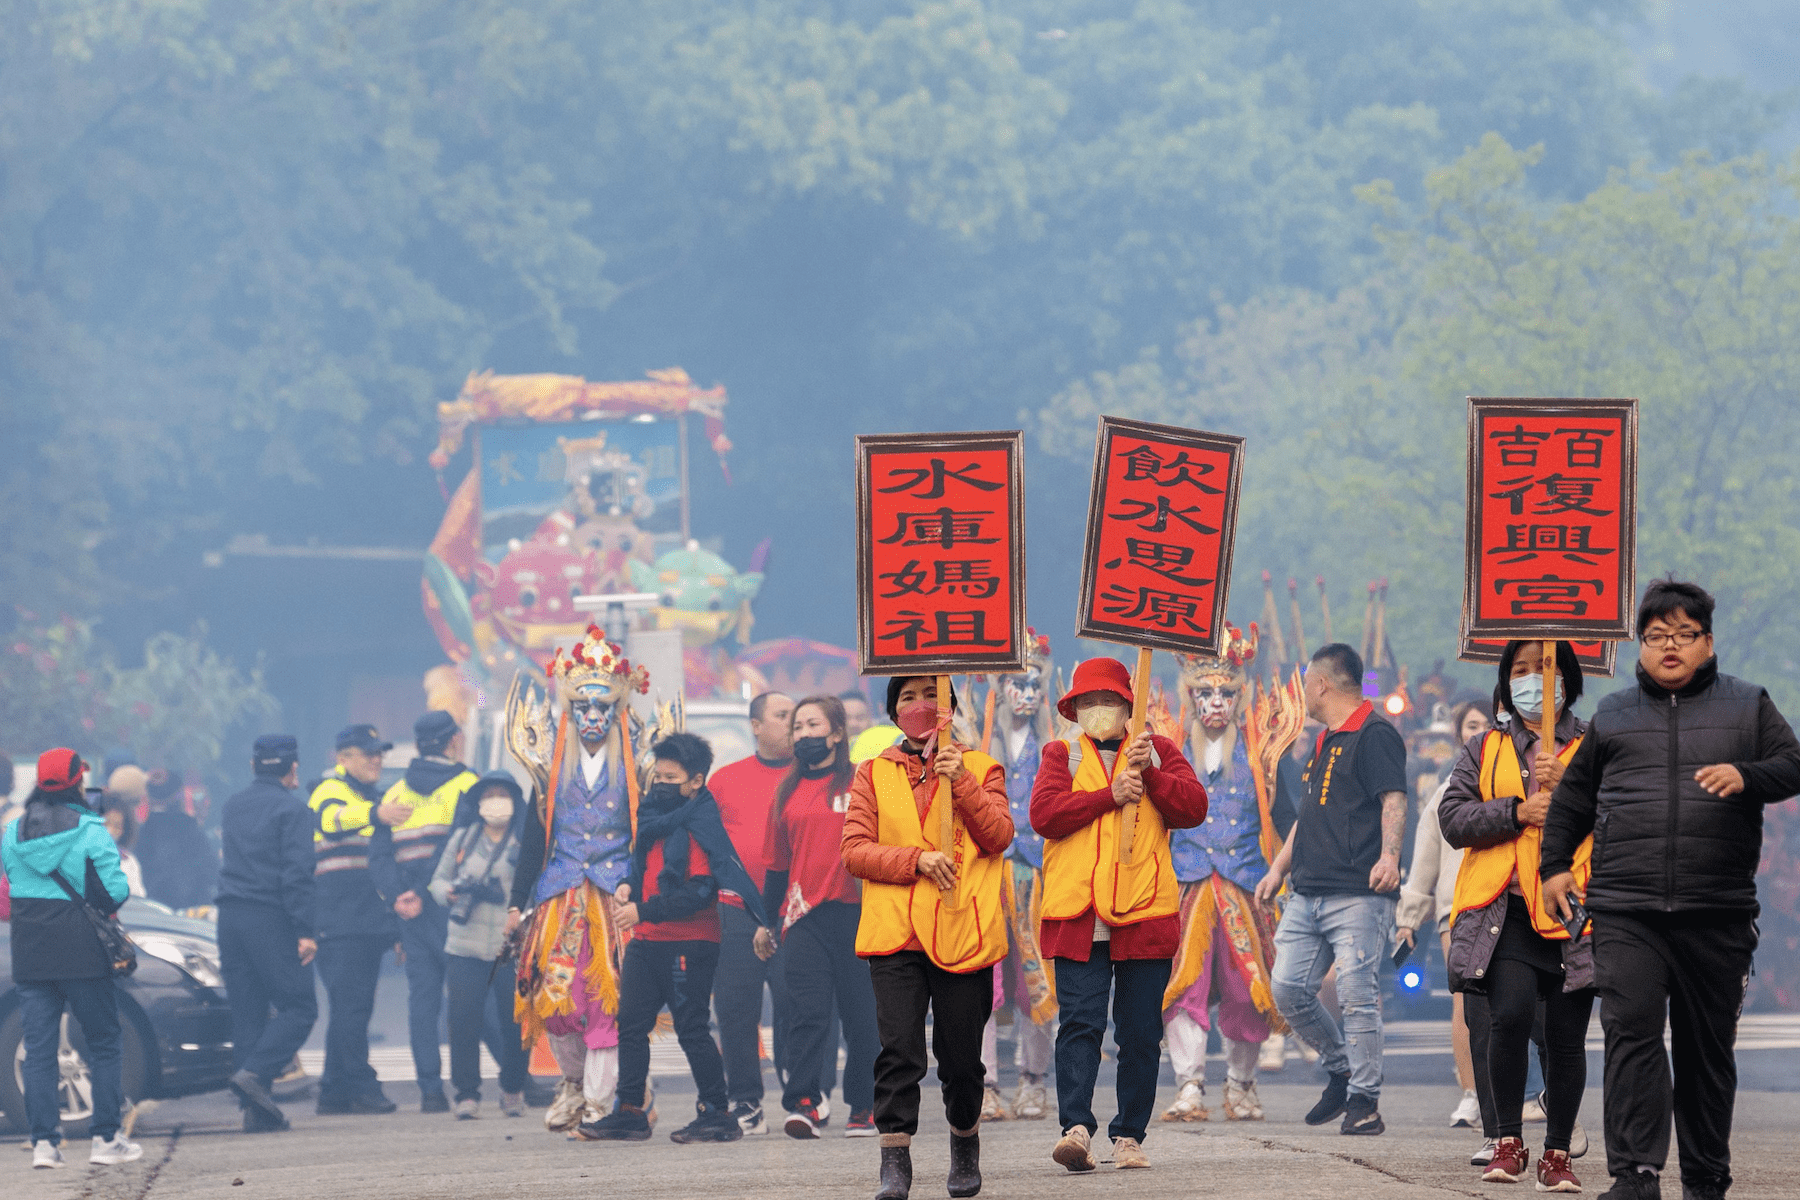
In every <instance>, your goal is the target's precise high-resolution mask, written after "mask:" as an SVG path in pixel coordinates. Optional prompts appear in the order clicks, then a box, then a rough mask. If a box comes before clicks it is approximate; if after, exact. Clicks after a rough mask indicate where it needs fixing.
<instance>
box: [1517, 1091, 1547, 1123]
mask: <svg viewBox="0 0 1800 1200" xmlns="http://www.w3.org/2000/svg"><path fill="white" fill-rule="evenodd" d="M1519 1116H1520V1117H1521V1118H1522V1119H1524V1120H1525V1121H1528V1122H1529V1121H1543V1120H1547V1119H1548V1118H1547V1117H1546V1116H1545V1115H1544V1093H1542V1092H1539V1093H1538V1094H1537V1095H1535V1096H1533V1097H1532V1098H1531V1099H1529V1100H1527V1101H1526V1102H1525V1107H1524V1108H1523V1109H1522V1110H1520V1113H1519Z"/></svg>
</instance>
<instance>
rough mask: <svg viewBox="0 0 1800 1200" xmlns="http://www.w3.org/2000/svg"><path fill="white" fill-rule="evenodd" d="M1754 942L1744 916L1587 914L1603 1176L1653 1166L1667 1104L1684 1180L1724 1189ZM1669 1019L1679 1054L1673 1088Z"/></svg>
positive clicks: (1665, 1138)
mask: <svg viewBox="0 0 1800 1200" xmlns="http://www.w3.org/2000/svg"><path fill="white" fill-rule="evenodd" d="M1756 940H1757V930H1756V923H1755V922H1754V921H1752V920H1749V919H1742V918H1740V919H1730V918H1726V919H1721V918H1720V917H1719V916H1717V915H1712V916H1710V917H1709V916H1706V915H1698V914H1681V913H1677V914H1662V913H1611V912H1608V913H1598V912H1597V913H1595V914H1594V978H1595V982H1596V983H1597V984H1598V985H1599V991H1600V1027H1601V1028H1602V1029H1603V1030H1604V1031H1605V1033H1606V1169H1607V1171H1608V1172H1609V1173H1611V1174H1613V1175H1621V1174H1624V1173H1625V1172H1627V1171H1630V1170H1632V1169H1634V1168H1636V1167H1638V1166H1651V1167H1656V1168H1657V1169H1658V1170H1661V1169H1662V1167H1663V1166H1664V1165H1665V1164H1666V1163H1667V1162H1668V1158H1669V1115H1670V1113H1671V1112H1673V1113H1674V1116H1675V1130H1676V1133H1677V1134H1678V1135H1679V1140H1680V1147H1681V1180H1682V1182H1683V1183H1684V1184H1689V1185H1693V1184H1705V1183H1716V1184H1717V1185H1719V1186H1720V1187H1729V1186H1730V1184H1731V1115H1732V1106H1733V1102H1734V1101H1735V1099H1736V1096H1737V1058H1736V1056H1735V1052H1734V1046H1735V1044H1736V1041H1737V1025H1738V1017H1739V1016H1741V1015H1742V1014H1743V1010H1744V992H1745V989H1746V988H1747V987H1748V985H1749V982H1750V963H1751V959H1752V958H1753V957H1754V956H1755V954H1756ZM1665 1024H1667V1026H1668V1028H1669V1034H1670V1041H1671V1044H1672V1046H1673V1049H1674V1053H1675V1070H1674V1090H1673V1093H1671V1090H1670V1079H1669V1055H1668V1052H1667V1051H1665V1050H1664V1049H1663V1027H1664V1025H1665Z"/></svg>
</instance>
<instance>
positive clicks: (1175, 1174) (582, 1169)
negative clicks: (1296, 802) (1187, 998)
mask: <svg viewBox="0 0 1800 1200" xmlns="http://www.w3.org/2000/svg"><path fill="white" fill-rule="evenodd" d="M1289 1074H1290V1077H1292V1076H1294V1075H1297V1072H1294V1071H1293V1069H1292V1068H1290V1072H1289ZM388 1091H389V1093H390V1094H391V1095H393V1096H394V1098H395V1099H397V1100H401V1101H402V1103H403V1105H404V1107H403V1109H402V1111H401V1112H399V1113H397V1114H394V1115H393V1116H388V1117H317V1116H314V1115H312V1112H311V1104H310V1103H293V1104H290V1105H289V1112H290V1113H291V1115H292V1116H293V1119H294V1128H293V1130H292V1131H291V1132H289V1133H285V1134H273V1135H261V1136H255V1137H250V1136H245V1135H243V1134H241V1133H239V1132H236V1129H237V1113H236V1110H235V1108H234V1107H233V1106H231V1105H230V1103H229V1102H228V1101H226V1100H225V1099H224V1098H223V1097H221V1096H207V1097H195V1098H191V1099H188V1100H181V1101H173V1102H169V1103H166V1104H163V1105H161V1106H160V1107H158V1108H157V1109H156V1110H155V1111H154V1112H152V1113H150V1114H149V1115H148V1116H147V1117H145V1118H144V1120H143V1122H142V1124H141V1126H140V1128H139V1130H138V1137H139V1140H140V1141H141V1142H142V1143H143V1145H144V1148H145V1156H144V1159H143V1161H142V1162H139V1163H135V1164H132V1165H130V1166H126V1167H113V1168H88V1167H86V1166H84V1165H80V1164H79V1160H80V1159H82V1158H84V1157H85V1148H77V1153H76V1154H75V1155H74V1156H73V1157H74V1158H75V1159H76V1160H78V1161H77V1164H76V1165H72V1166H71V1167H70V1168H68V1169H66V1170H63V1171H56V1172H50V1171H32V1170H30V1169H29V1167H28V1166H27V1163H28V1161H29V1160H28V1159H27V1158H26V1156H25V1155H24V1154H21V1153H17V1152H16V1150H9V1151H7V1152H6V1153H5V1155H4V1157H0V1178H3V1179H4V1184H3V1185H0V1194H3V1195H5V1196H6V1197H8V1200H26V1198H31V1200H36V1198H39V1197H42V1198H45V1200H50V1198H56V1200H149V1198H151V1197H156V1198H164V1197H168V1198H174V1197H180V1198H181V1200H289V1198H292V1200H302V1198H304V1200H322V1198H325V1197H333V1198H336V1197H342V1198H344V1200H363V1198H367V1200H394V1198H396V1197H408V1198H411V1197H418V1198H421V1200H436V1198H440V1197H441V1198H442V1200H471V1198H475V1197H490V1196H519V1197H531V1198H532V1200H539V1198H545V1200H553V1198H556V1197H564V1196H569V1197H584V1198H585V1197H590V1196H592V1197H607V1198H610V1197H621V1198H623V1197H632V1198H637V1197H645V1198H650V1197H657V1198H662V1197H668V1198H680V1197H713V1196H717V1197H739V1196H769V1197H782V1198H783V1200H787V1198H791V1197H796V1196H805V1197H808V1198H809V1200H811V1198H814V1197H817V1198H819V1200H827V1198H835V1197H867V1196H869V1195H872V1194H873V1192H874V1176H875V1169H876V1159H877V1156H878V1151H877V1149H876V1143H875V1142H874V1141H873V1140H872V1139H857V1140H847V1139H845V1138H843V1137H841V1136H837V1135H836V1130H835V1128H834V1129H833V1131H832V1133H833V1136H829V1137H827V1138H825V1139H824V1140H822V1141H818V1142H795V1141H790V1140H789V1139H787V1138H786V1137H783V1136H782V1135H781V1134H780V1133H779V1132H777V1133H775V1134H773V1135H771V1136H769V1137H760V1138H747V1139H745V1140H744V1141H742V1142H738V1143H736V1144H732V1145H723V1146H677V1145H675V1144H673V1143H671V1142H670V1141H669V1140H668V1138H667V1136H666V1131H667V1130H668V1129H670V1128H673V1127H674V1126H675V1125H676V1124H679V1123H680V1122H681V1120H683V1119H685V1112H686V1111H687V1105H688V1104H689V1103H690V1101H689V1099H688V1097H687V1096H686V1095H682V1094H676V1093H674V1092H672V1091H668V1090H665V1092H664V1094H663V1099H662V1104H663V1111H664V1113H665V1114H666V1115H665V1116H664V1118H663V1120H662V1122H661V1124H660V1127H659V1132H658V1135H657V1136H656V1137H655V1138H654V1139H653V1140H651V1141H649V1142H644V1143H635V1144H597V1143H577V1142H569V1141H567V1140H565V1139H563V1138H562V1137H559V1136H555V1135H551V1134H548V1133H546V1132H545V1131H544V1128H543V1125H542V1122H541V1119H540V1116H541V1114H540V1113H538V1112H536V1111H533V1112H532V1113H530V1114H528V1115H527V1117H525V1118H523V1119H520V1120H505V1119H502V1118H500V1117H499V1116H498V1115H497V1114H495V1113H494V1111H493V1110H492V1109H491V1108H490V1109H489V1110H488V1112H487V1114H486V1116H485V1118H484V1119H483V1120H480V1121H476V1122H456V1121H453V1120H451V1119H450V1118H448V1117H444V1116H430V1117H427V1116H422V1115H420V1114H419V1113H418V1112H417V1111H416V1104H417V1093H416V1091H415V1090H414V1089H413V1088H412V1086H411V1085H408V1084H390V1085H388ZM1316 1094H1317V1090H1316V1087H1315V1086H1312V1085H1302V1084H1300V1083H1298V1082H1290V1083H1271V1084H1270V1085H1268V1086H1267V1087H1266V1088H1264V1090H1263V1095H1264V1100H1265V1103H1266V1107H1267V1108H1268V1111H1269V1114H1270V1119H1269V1120H1268V1121H1266V1122H1263V1123H1261V1124H1257V1125H1245V1124H1231V1123H1226V1122H1216V1123H1211V1124H1204V1125H1187V1126H1168V1125H1159V1126H1157V1127H1155V1128H1154V1129H1152V1131H1151V1135H1150V1138H1149V1141H1148V1144H1147V1149H1148V1151H1149V1153H1150V1156H1151V1160H1152V1162H1153V1164H1154V1169H1153V1170H1151V1171H1147V1172H1132V1173H1118V1172H1114V1171H1113V1170H1111V1168H1110V1164H1104V1165H1102V1167H1101V1169H1100V1170H1099V1171H1098V1172H1096V1173H1094V1174H1093V1175H1091V1176H1084V1177H1079V1178H1072V1177H1069V1176H1067V1175H1066V1174H1065V1173H1064V1172H1063V1171H1062V1169H1061V1168H1059V1167H1057V1166H1055V1165H1054V1164H1052V1163H1051V1162H1050V1161H1049V1148H1050V1144H1051V1142H1052V1141H1053V1140H1054V1137H1055V1130H1054V1128H1053V1122H1050V1121H1039V1122H1008V1123H1005V1124H1001V1125H989V1126H986V1127H984V1130H983V1148H984V1164H985V1176H986V1186H985V1188H984V1189H983V1192H982V1195H983V1196H988V1197H1001V1198H1007V1197H1018V1198H1024V1197H1031V1198H1033V1200H1039V1198H1044V1197H1062V1196H1070V1197H1080V1198H1082V1200H1086V1198H1087V1197H1092V1196H1126V1195H1129V1196H1131V1197H1133V1198H1134V1200H1159V1198H1163V1197H1169V1198H1173V1197H1183V1198H1188V1197H1206V1196H1231V1197H1245V1196H1248V1197H1282V1198H1284V1200H1285V1198H1288V1197H1293V1198H1301V1197H1321V1198H1329V1200H1353V1198H1355V1197H1364V1196H1367V1197H1379V1198H1381V1200H1406V1198H1408V1197H1423V1196H1443V1195H1455V1196H1491V1197H1496V1198H1500V1200H1506V1198H1516V1200H1524V1198H1525V1197H1526V1196H1529V1195H1533V1194H1535V1193H1534V1192H1533V1191H1532V1190H1531V1189H1530V1185H1497V1184H1483V1183H1482V1182H1481V1181H1480V1179H1479V1176H1478V1173H1477V1172H1476V1171H1475V1170H1474V1169H1473V1168H1471V1167H1469V1166H1468V1159H1467V1156H1468V1154H1469V1153H1470V1152H1471V1151H1472V1150H1473V1149H1474V1148H1475V1146H1476V1145H1477V1144H1478V1143H1479V1138H1478V1137H1477V1136H1475V1135H1474V1134H1472V1133H1471V1132H1470V1131H1468V1130H1450V1129H1448V1128H1446V1127H1445V1124H1444V1114H1445V1113H1446V1112H1447V1110H1448V1107H1449V1105H1450V1104H1451V1103H1452V1102H1453V1101H1454V1100H1455V1094H1454V1092H1453V1091H1451V1090H1450V1089H1447V1088H1445V1087H1441V1086H1425V1085H1402V1086H1399V1087H1391V1088H1389V1089H1388V1093H1387V1095H1386V1096H1385V1097H1384V1101H1383V1110H1384V1114H1385V1117H1386V1119H1387V1122H1388V1132H1387V1134H1386V1135H1385V1136H1383V1137H1379V1138H1345V1137H1342V1136H1341V1135H1339V1134H1338V1133H1337V1132H1336V1130H1335V1128H1334V1127H1331V1126H1326V1127H1324V1128H1321V1129H1311V1128H1308V1127H1307V1126H1306V1125H1304V1124H1302V1123H1301V1122H1300V1120H1299V1114H1300V1113H1301V1112H1303V1111H1304V1110H1305V1109H1306V1107H1307V1106H1308V1105H1309V1104H1310V1103H1311V1101H1312V1099H1313V1098H1314V1097H1315V1096H1316ZM1169 1098H1170V1097H1169V1095H1168V1094H1167V1093H1166V1092H1165V1095H1164V1097H1163V1099H1164V1102H1165V1103H1166V1102H1167V1100H1168V1099H1169ZM840 1099H841V1098H840ZM930 1099H931V1098H930V1097H929V1096H928V1104H927V1108H928V1110H929V1108H930V1107H931V1104H930V1102H929V1101H930ZM1103 1100H1106V1101H1109V1100H1110V1097H1103ZM490 1103H491V1101H490ZM1599 1106H1600V1096H1599V1093H1598V1092H1597V1091H1594V1092H1590V1093H1589V1096H1588V1101H1587V1104H1586V1106H1585V1107H1584V1110H1583V1111H1584V1115H1585V1116H1586V1117H1587V1119H1588V1121H1589V1123H1590V1124H1595V1125H1597V1124H1598V1120H1599ZM1101 1107H1102V1112H1103V1114H1104V1112H1105V1111H1106V1107H1107V1106H1106V1104H1104V1103H1103V1104H1102V1106H1101ZM1104 1119H1105V1117H1104V1115H1103V1116H1102V1120H1104ZM838 1124H840V1123H837V1122H834V1126H836V1125H838ZM1541 1129H1542V1126H1533V1127H1529V1132H1531V1133H1533V1134H1534V1135H1535V1134H1536V1132H1537V1131H1541ZM1796 1135H1800V1094H1795V1093H1764V1092H1745V1093H1742V1094H1741V1095H1740V1096H1739V1100H1738V1132H1737V1137H1736V1140H1735V1143H1734V1145H1735V1154H1736V1163H1737V1166H1736V1173H1737V1178H1738V1183H1737V1186H1736V1187H1734V1188H1733V1190H1732V1193H1731V1194H1732V1197H1733V1200H1777V1198H1781V1200H1788V1198H1791V1197H1793V1196H1794V1195H1795V1194H1796V1191H1797V1189H1796V1187H1795V1185H1794V1182H1793V1174H1792V1161H1793V1153H1792V1148H1793V1142H1794V1140H1795V1137H1796ZM947 1138H948V1131H947V1128H946V1126H945V1125H944V1122H943V1119H942V1116H941V1113H940V1114H936V1115H928V1117H927V1122H926V1127H925V1129H924V1131H923V1132H922V1133H921V1135H920V1139H919V1144H918V1146H917V1147H916V1149H915V1160H914V1161H915V1164H916V1166H917V1171H918V1179H917V1182H916V1183H915V1186H914V1190H913V1194H914V1195H915V1196H917V1197H921V1198H923V1197H932V1196H942V1195H944V1194H945V1193H944V1191H943V1184H942V1178H943V1171H944V1169H945V1165H946V1162H945V1160H946V1150H945V1143H946V1140H947ZM1594 1141H1595V1146H1594V1150H1593V1153H1592V1154H1590V1155H1589V1156H1588V1157H1587V1158H1586V1159H1583V1160H1580V1161H1579V1162H1578V1163H1577V1164H1576V1166H1577V1170H1578V1172H1579V1173H1581V1174H1582V1175H1583V1177H1584V1179H1585V1181H1586V1182H1587V1184H1588V1188H1587V1194H1588V1195H1590V1196H1592V1195H1595V1194H1597V1193H1598V1192H1600V1191H1603V1190H1604V1188H1605V1183H1606V1181H1605V1179H1604V1168H1603V1167H1602V1165H1601V1162H1602V1156H1603V1152H1602V1149H1601V1147H1600V1145H1599V1138H1598V1137H1597V1136H1596V1137H1595V1139H1594ZM1098 1149H1099V1151H1100V1153H1101V1155H1102V1156H1104V1155H1106V1154H1107V1153H1108V1150H1107V1143H1105V1142H1104V1141H1102V1142H1101V1144H1100V1146H1099V1147H1098ZM8 1160H10V1161H8ZM1680 1194H1681V1193H1680V1187H1679V1185H1678V1184H1677V1183H1675V1182H1674V1181H1673V1180H1670V1181H1669V1182H1668V1183H1667V1184H1666V1185H1665V1187H1664V1196H1665V1197H1666V1200H1679V1197H1680Z"/></svg>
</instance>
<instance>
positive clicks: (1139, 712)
mask: <svg viewBox="0 0 1800 1200" xmlns="http://www.w3.org/2000/svg"><path fill="white" fill-rule="evenodd" d="M1151 653H1152V651H1151V649H1150V647H1148V646H1139V647H1138V656H1137V670H1136V671H1134V672H1132V675H1131V724H1130V726H1129V727H1127V729H1126V730H1125V741H1124V744H1122V745H1121V746H1120V747H1119V757H1120V758H1124V757H1125V752H1126V751H1127V750H1129V749H1130V748H1131V744H1132V743H1133V742H1135V741H1137V736H1138V734H1140V733H1142V732H1143V731H1144V716H1145V714H1146V713H1147V712H1148V711H1149V705H1150V655H1151ZM1113 765H1114V769H1115V770H1117V768H1118V764H1117V763H1116V762H1115V763H1114V764H1113ZM1142 803H1143V797H1141V796H1140V797H1138V799H1136V800H1133V801H1132V802H1131V803H1130V804H1127V805H1126V806H1125V811H1123V812H1121V813H1120V814H1119V862H1120V864H1122V865H1124V866H1130V865H1131V843H1132V835H1133V834H1135V833H1136V832H1137V810H1138V805H1139V804H1142Z"/></svg>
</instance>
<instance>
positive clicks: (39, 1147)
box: [31, 1142, 69, 1171]
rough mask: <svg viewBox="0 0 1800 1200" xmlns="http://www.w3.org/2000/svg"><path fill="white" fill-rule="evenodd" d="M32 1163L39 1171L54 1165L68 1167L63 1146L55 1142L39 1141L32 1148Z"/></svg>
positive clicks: (46, 1169)
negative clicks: (63, 1153) (64, 1158)
mask: <svg viewBox="0 0 1800 1200" xmlns="http://www.w3.org/2000/svg"><path fill="white" fill-rule="evenodd" d="M31 1165H32V1167H33V1168H34V1169H36V1170H39V1171H48V1170H50V1169H52V1168H54V1167H66V1166H68V1165H69V1164H68V1163H66V1162H64V1161H63V1156H62V1147H61V1146H58V1145H57V1144H56V1143H54V1142H38V1143H37V1144H36V1145H34V1146H32V1148H31Z"/></svg>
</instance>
